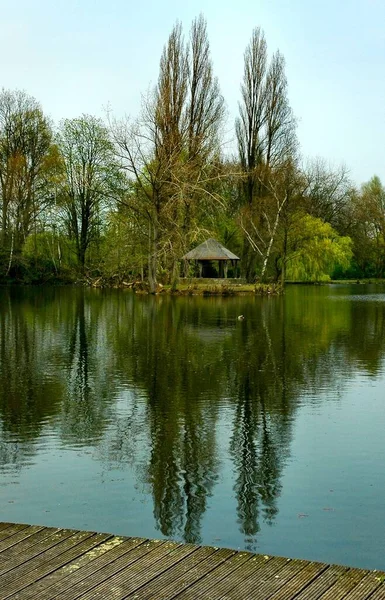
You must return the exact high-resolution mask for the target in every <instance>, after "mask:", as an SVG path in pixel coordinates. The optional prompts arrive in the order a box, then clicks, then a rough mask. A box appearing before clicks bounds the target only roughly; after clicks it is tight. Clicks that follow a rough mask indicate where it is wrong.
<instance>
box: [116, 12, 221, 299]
mask: <svg viewBox="0 0 385 600" xmlns="http://www.w3.org/2000/svg"><path fill="white" fill-rule="evenodd" d="M223 114H224V101H223V98H222V96H221V95H220V92H219V86H218V82H217V80H216V78H215V77H214V75H213V69H212V63H211V59H210V52H209V42H208V36H207V28H206V22H205V20H204V19H203V17H202V16H201V17H198V18H197V19H196V20H195V21H194V22H193V25H192V29H191V36H190V40H189V42H188V43H187V44H185V43H184V41H183V32H182V27H181V25H180V24H178V23H177V24H176V25H175V27H174V28H173V30H172V32H171V34H170V37H169V39H168V42H167V43H166V45H165V48H164V50H163V54H162V57H161V60H160V72H159V79H158V85H157V88H156V90H155V92H154V94H153V95H151V94H150V96H149V98H147V99H146V100H144V102H143V109H142V114H141V117H140V119H138V120H137V121H136V122H134V123H130V122H128V121H126V122H120V123H116V122H115V123H113V124H112V125H113V126H112V129H113V135H114V139H115V142H116V146H117V152H118V156H119V158H120V160H121V163H122V165H123V167H124V168H125V169H126V171H127V173H128V174H129V177H130V178H131V180H132V182H133V193H132V194H130V195H129V196H128V197H127V199H126V202H127V204H128V205H129V206H130V207H131V208H132V210H134V211H136V212H137V213H138V214H140V215H141V216H142V217H143V218H144V219H145V221H146V222H147V226H148V248H149V252H148V275H149V284H150V290H151V291H152V292H154V291H155V290H156V285H157V271H158V261H159V258H160V256H161V255H162V253H163V252H164V251H165V250H167V256H168V257H171V262H172V265H171V271H172V272H173V279H175V278H176V277H177V275H178V268H177V267H178V260H177V259H178V258H179V257H180V256H181V252H182V249H183V248H184V247H185V246H186V245H188V243H189V240H190V239H191V232H192V231H194V230H195V229H196V228H197V227H198V228H199V225H198V221H199V215H200V214H202V211H203V210H204V208H203V207H206V206H207V204H205V203H207V202H208V201H209V199H210V201H211V202H212V201H213V198H214V194H213V193H212V189H211V187H212V182H213V180H214V179H215V176H214V175H213V170H214V166H215V167H216V164H215V161H216V157H217V156H216V154H217V152H218V137H219V135H218V132H219V128H220V125H221V122H222V118H223Z"/></svg>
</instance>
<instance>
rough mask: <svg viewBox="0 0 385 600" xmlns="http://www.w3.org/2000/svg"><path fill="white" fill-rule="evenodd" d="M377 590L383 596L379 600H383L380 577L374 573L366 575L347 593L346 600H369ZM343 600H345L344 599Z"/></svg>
mask: <svg viewBox="0 0 385 600" xmlns="http://www.w3.org/2000/svg"><path fill="white" fill-rule="evenodd" d="M377 589H379V590H380V591H381V592H382V593H383V596H381V595H380V599H381V600H385V585H384V584H382V583H381V577H379V576H378V574H376V573H368V574H367V575H366V576H365V577H364V578H363V579H362V580H361V581H360V582H359V584H358V585H357V586H356V587H355V588H354V589H353V590H352V591H351V592H350V593H349V595H348V596H347V599H348V600H368V599H369V598H370V600H372V599H373V596H372V594H373V592H374V591H376V590H377ZM344 600H345V599H344Z"/></svg>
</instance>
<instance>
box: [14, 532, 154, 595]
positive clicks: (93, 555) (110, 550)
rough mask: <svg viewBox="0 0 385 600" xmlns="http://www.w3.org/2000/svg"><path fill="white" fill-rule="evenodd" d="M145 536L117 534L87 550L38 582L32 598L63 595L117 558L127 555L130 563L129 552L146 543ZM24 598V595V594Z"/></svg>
mask: <svg viewBox="0 0 385 600" xmlns="http://www.w3.org/2000/svg"><path fill="white" fill-rule="evenodd" d="M146 541H147V540H145V539H143V538H129V539H128V538H126V539H125V538H122V537H118V536H115V537H113V538H112V539H110V540H108V541H107V542H105V543H104V544H101V546H99V547H98V548H96V549H95V550H92V551H89V552H86V553H85V554H84V555H83V556H82V557H81V558H80V559H78V560H75V561H73V562H71V563H69V564H68V565H66V566H64V567H62V568H61V569H59V570H58V571H56V572H55V573H52V575H50V576H49V577H48V578H47V579H48V581H47V582H46V580H43V581H41V582H37V584H36V586H35V589H36V595H35V596H32V598H38V599H39V600H51V598H56V597H60V598H61V597H62V595H63V594H64V593H65V592H66V591H67V590H68V589H70V588H72V587H75V586H76V585H77V584H79V583H80V582H81V581H83V580H84V579H86V578H87V577H89V576H90V575H94V574H95V573H96V572H97V571H98V570H99V569H101V568H102V567H103V566H106V565H108V564H110V563H112V562H113V561H114V560H116V559H117V558H120V557H122V556H125V557H126V561H127V564H130V559H129V553H130V552H131V550H133V549H134V548H136V547H137V546H139V545H141V544H143V543H145V542H146ZM23 599H24V596H23Z"/></svg>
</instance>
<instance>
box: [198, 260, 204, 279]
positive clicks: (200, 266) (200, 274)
mask: <svg viewBox="0 0 385 600" xmlns="http://www.w3.org/2000/svg"><path fill="white" fill-rule="evenodd" d="M198 267H199V277H202V271H203V264H202V261H200V260H198Z"/></svg>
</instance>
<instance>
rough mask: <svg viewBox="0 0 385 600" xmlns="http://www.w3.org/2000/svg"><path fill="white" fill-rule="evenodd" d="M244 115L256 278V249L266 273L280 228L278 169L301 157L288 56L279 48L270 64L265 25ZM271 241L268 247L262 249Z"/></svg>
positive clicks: (249, 258) (250, 62)
mask: <svg viewBox="0 0 385 600" xmlns="http://www.w3.org/2000/svg"><path fill="white" fill-rule="evenodd" d="M241 95H242V101H241V103H240V105H239V113H240V116H239V117H238V118H237V120H236V124H235V128H236V134H237V141H238V153H239V160H240V167H241V173H242V184H241V206H242V207H243V208H242V210H241V226H242V230H243V231H244V234H245V241H244V248H243V257H242V258H243V261H242V262H243V267H244V270H245V275H246V278H247V280H248V281H251V280H252V279H253V278H254V270H255V256H256V254H255V252H253V250H254V251H255V250H257V248H259V251H258V252H257V254H260V256H261V259H262V276H263V275H264V274H265V271H266V266H267V261H268V259H269V256H270V253H271V248H272V244H273V241H274V237H275V234H276V230H277V226H278V223H279V219H280V215H281V212H282V208H283V205H284V204H285V203H286V200H284V201H283V203H282V200H283V198H285V197H286V196H285V194H284V195H283V198H281V200H279V199H278V196H277V192H276V185H275V184H274V185H271V182H272V181H273V179H274V177H275V175H274V173H275V171H277V173H279V175H278V179H282V170H283V169H284V168H285V166H288V168H289V171H290V173H291V171H292V166H293V164H294V163H295V152H296V145H297V142H296V136H295V119H294V117H293V114H292V111H291V108H290V105H289V102H288V97H287V80H286V75H285V62H284V58H283V56H282V55H281V54H280V53H279V52H277V53H275V54H274V55H273V57H272V60H271V62H270V65H268V62H267V45H266V40H265V36H264V33H263V31H261V29H259V28H257V29H254V31H253V34H252V37H251V41H250V43H249V45H248V46H247V48H246V51H245V55H244V74H243V82H242V85H241ZM272 197H274V203H273V204H274V207H275V209H274V215H271V217H270V219H267V218H266V216H267V212H266V203H267V204H270V205H271V202H270V201H269V198H270V199H271V198H272ZM263 247H265V248H266V251H265V252H264V251H262V248H263Z"/></svg>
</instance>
